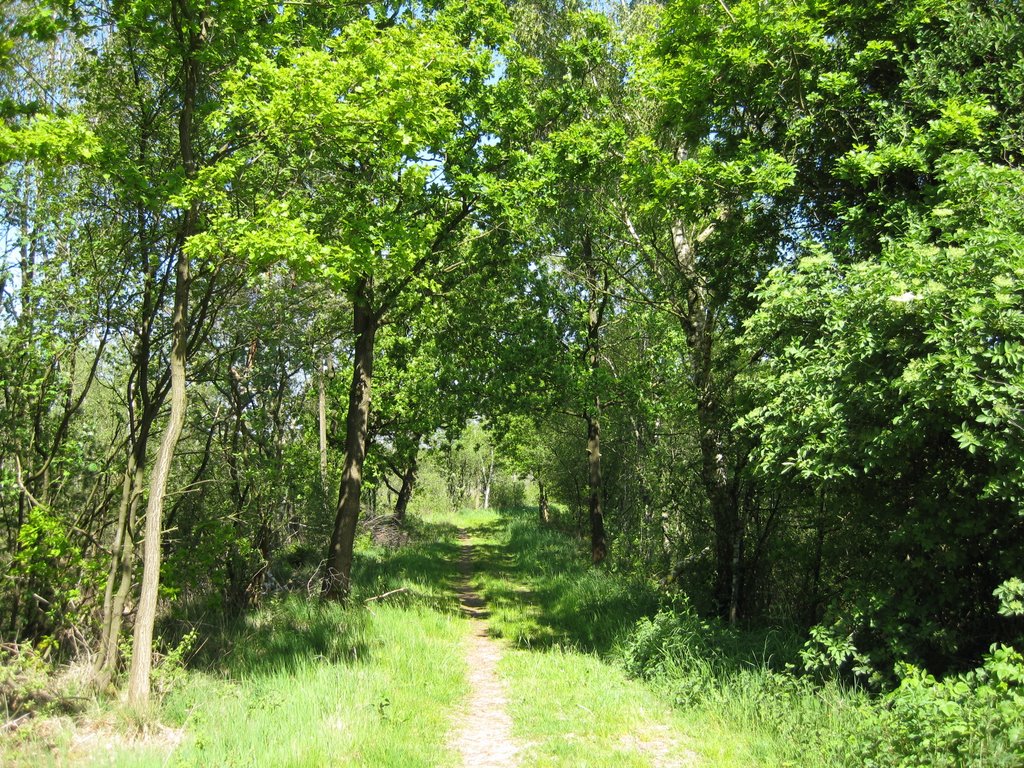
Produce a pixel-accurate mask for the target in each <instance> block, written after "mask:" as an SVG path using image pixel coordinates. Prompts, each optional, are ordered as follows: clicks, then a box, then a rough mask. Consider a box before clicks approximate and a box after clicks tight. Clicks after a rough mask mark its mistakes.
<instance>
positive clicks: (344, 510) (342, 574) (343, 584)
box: [323, 279, 377, 601]
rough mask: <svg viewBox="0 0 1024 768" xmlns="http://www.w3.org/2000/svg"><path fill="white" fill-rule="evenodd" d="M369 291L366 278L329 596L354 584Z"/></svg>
mask: <svg viewBox="0 0 1024 768" xmlns="http://www.w3.org/2000/svg"><path fill="white" fill-rule="evenodd" d="M369 293H370V289H369V282H368V281H367V280H365V279H364V280H363V281H362V282H361V283H360V285H359V286H358V287H357V291H356V301H355V305H354V309H353V327H354V330H355V337H356V343H355V359H354V361H353V366H352V385H351V387H349V398H348V417H347V418H346V421H345V466H344V468H343V469H342V473H341V495H340V498H339V499H338V512H337V516H336V517H335V521H334V532H333V534H332V535H331V543H330V547H329V548H328V550H327V573H326V575H325V576H324V584H323V596H324V597H325V598H327V599H329V600H338V601H344V600H345V599H346V598H347V597H348V593H349V589H350V587H351V576H352V547H353V544H354V542H355V535H356V523H357V522H358V521H359V495H360V492H361V491H362V486H363V464H364V462H365V460H366V433H367V428H368V425H369V422H370V386H371V383H372V380H373V344H374V337H375V335H376V333H377V317H376V316H375V315H374V313H373V310H372V309H371V307H370V306H369V298H370V296H369Z"/></svg>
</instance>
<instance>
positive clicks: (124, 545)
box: [93, 420, 149, 689]
mask: <svg viewBox="0 0 1024 768" xmlns="http://www.w3.org/2000/svg"><path fill="white" fill-rule="evenodd" d="M147 421H148V420H147ZM142 429H143V428H142V427H141V425H140V434H139V436H138V438H137V439H136V441H135V444H134V445H133V446H132V450H131V453H130V454H129V457H128V466H127V468H126V470H125V477H124V486H123V488H122V492H121V504H120V506H119V508H118V514H117V531H116V532H115V534H114V544H113V547H112V549H111V558H110V572H109V573H108V574H107V584H106V587H105V589H104V593H103V620H102V624H101V627H100V642H99V652H98V653H97V654H96V661H95V664H94V667H93V670H94V673H95V680H96V685H97V687H99V688H100V689H104V688H106V687H107V686H108V685H110V681H111V679H112V678H113V676H114V672H115V671H116V670H117V659H118V640H119V639H120V637H121V619H122V617H123V615H124V605H125V602H126V601H127V599H128V593H129V592H130V591H131V585H132V572H133V571H134V565H135V541H134V538H133V537H134V535H135V523H136V520H137V518H138V509H139V500H140V499H141V497H142V484H143V482H145V475H146V444H147V442H148V439H149V424H148V423H147V424H146V425H145V427H144V430H145V431H142ZM115 585H116V587H115Z"/></svg>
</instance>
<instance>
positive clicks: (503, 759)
mask: <svg viewBox="0 0 1024 768" xmlns="http://www.w3.org/2000/svg"><path fill="white" fill-rule="evenodd" d="M460 539H462V541H463V544H462V554H461V556H460V558H459V572H460V573H461V575H462V579H461V583H460V585H459V588H458V595H459V604H460V605H461V607H462V611H463V613H465V614H466V617H467V619H468V620H469V622H470V624H471V631H470V634H469V637H468V638H467V640H466V650H465V653H466V665H467V667H468V668H469V685H470V693H469V698H468V699H467V701H466V705H465V708H464V710H463V712H462V713H461V714H460V715H459V717H458V719H457V720H456V725H455V728H454V731H453V733H452V736H451V743H452V748H453V749H455V750H457V751H458V753H459V755H460V756H461V758H462V765H464V766H466V768H470V766H472V767H473V768H511V766H515V765H516V764H517V761H516V755H517V753H518V752H519V746H518V745H517V744H516V742H515V741H514V740H513V738H512V718H510V717H509V715H508V706H507V705H508V699H507V696H506V692H505V686H504V684H503V682H502V680H501V678H500V677H498V661H499V660H500V659H501V654H502V645H501V643H499V642H498V641H497V640H495V639H494V638H493V637H491V636H489V635H488V634H487V620H486V619H487V606H486V604H485V603H484V600H483V598H482V597H480V595H479V594H477V593H476V592H474V591H473V588H472V586H471V585H470V580H471V578H472V575H473V545H472V544H470V543H469V541H468V539H469V536H468V535H467V534H466V533H465V532H464V531H463V532H462V533H461V534H460Z"/></svg>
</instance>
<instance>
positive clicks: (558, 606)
mask: <svg viewBox="0 0 1024 768" xmlns="http://www.w3.org/2000/svg"><path fill="white" fill-rule="evenodd" d="M534 514H535V513H534V512H533V511H532V510H518V511H512V512H507V513H505V514H503V515H502V516H498V515H496V514H493V513H492V514H491V515H489V516H483V515H478V517H477V519H475V520H474V521H472V522H471V524H470V527H471V530H472V540H473V543H474V545H475V550H476V558H477V562H476V569H477V573H476V574H475V577H474V583H475V584H476V586H477V587H478V588H479V589H480V591H481V593H482V594H483V595H484V597H485V598H486V599H487V602H488V608H489V610H490V612H491V619H490V624H491V628H492V631H493V632H494V634H496V635H498V636H500V637H504V638H506V639H508V640H509V641H510V642H511V643H512V644H513V645H515V646H517V647H523V648H546V647H552V646H569V647H573V648H578V649H580V650H583V651H594V652H597V653H601V654H607V653H609V652H610V651H611V650H612V649H613V648H614V646H615V645H616V643H617V642H618V641H619V640H620V639H621V638H622V636H623V635H624V634H625V633H626V632H628V631H629V630H630V629H631V628H632V626H633V625H634V624H635V623H636V621H637V619H639V618H640V617H641V616H645V615H648V614H650V613H653V612H654V610H655V609H656V608H657V604H658V603H657V595H656V593H655V591H654V588H653V586H652V585H650V584H648V583H646V582H643V581H641V580H631V579H625V578H622V577H620V576H617V575H614V574H611V573H609V572H608V571H607V570H606V569H604V568H594V567H593V566H591V565H590V560H589V552H588V551H587V550H586V547H585V544H584V542H583V541H582V540H581V539H577V538H573V537H570V536H567V535H566V534H564V533H562V532H559V531H556V530H552V529H549V528H542V527H541V526H539V525H538V524H537V522H535V520H534V519H533V516H534Z"/></svg>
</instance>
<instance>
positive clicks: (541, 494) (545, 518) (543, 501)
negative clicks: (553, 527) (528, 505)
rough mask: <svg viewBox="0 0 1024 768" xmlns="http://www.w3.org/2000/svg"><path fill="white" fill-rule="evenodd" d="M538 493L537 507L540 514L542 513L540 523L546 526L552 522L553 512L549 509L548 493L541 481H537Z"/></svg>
mask: <svg viewBox="0 0 1024 768" xmlns="http://www.w3.org/2000/svg"><path fill="white" fill-rule="evenodd" d="M537 493H538V499H537V507H538V512H539V513H540V523H541V525H546V524H547V523H549V522H551V512H550V510H549V509H548V492H547V490H546V489H545V488H544V483H542V482H541V481H540V480H539V479H538V480H537Z"/></svg>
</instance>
